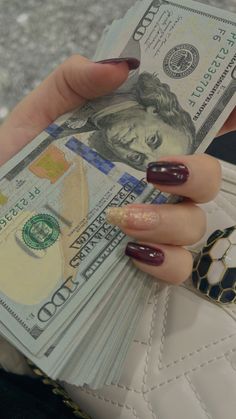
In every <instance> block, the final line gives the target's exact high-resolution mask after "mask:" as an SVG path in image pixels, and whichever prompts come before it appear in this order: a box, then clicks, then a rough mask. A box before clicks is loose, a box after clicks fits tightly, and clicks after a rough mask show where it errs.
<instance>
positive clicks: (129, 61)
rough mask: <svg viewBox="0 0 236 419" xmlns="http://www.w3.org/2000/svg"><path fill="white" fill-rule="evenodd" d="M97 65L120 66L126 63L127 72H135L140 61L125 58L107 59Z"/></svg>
mask: <svg viewBox="0 0 236 419" xmlns="http://www.w3.org/2000/svg"><path fill="white" fill-rule="evenodd" d="M97 63H98V64H120V63H126V64H127V65H128V67H129V70H136V69H137V68H138V67H139V66H140V61H139V60H138V59H137V58H132V57H126V58H123V57H121V58H108V59H107V60H101V61H97Z"/></svg>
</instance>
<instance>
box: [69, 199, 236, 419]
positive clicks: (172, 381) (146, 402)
mask: <svg viewBox="0 0 236 419" xmlns="http://www.w3.org/2000/svg"><path fill="white" fill-rule="evenodd" d="M205 207H206V210H207V213H208V219H209V223H208V224H209V231H208V234H209V232H211V231H213V230H214V229H215V228H225V227H226V226H229V225H233V224H234V223H235V222H236V219H235V218H232V216H234V217H236V214H235V209H234V208H233V210H232V205H231V204H230V202H229V201H228V200H227V213H225V211H224V208H225V196H223V195H222V194H221V196H220V198H218V201H217V204H216V203H210V204H207V205H206V206H205ZM228 209H229V211H228ZM229 212H230V214H229ZM219 220H220V223H219ZM216 221H217V226H216ZM214 224H215V226H214ZM199 245H200V244H199ZM235 320H236V309H235V308H234V307H233V308H229V307H224V308H221V307H219V306H217V305H215V304H213V303H211V302H209V301H207V300H206V299H203V298H202V297H200V296H199V295H197V294H196V292H195V291H194V288H193V287H192V286H191V282H188V283H186V285H185V287H173V286H159V287H158V286H157V287H156V290H155V292H154V293H153V295H152V298H151V300H150V302H149V304H148V305H147V307H146V310H145V312H144V313H143V318H142V320H141V322H140V326H139V329H138V330H137V332H136V336H135V339H134V341H133V344H132V347H131V348H130V350H129V353H128V355H127V358H126V363H125V366H124V369H123V374H122V376H121V379H120V382H119V384H117V385H115V384H114V385H111V386H109V387H104V388H103V389H101V390H99V391H92V390H89V389H87V388H80V389H78V388H75V387H71V386H67V389H68V390H69V392H70V394H71V396H72V397H73V398H74V399H75V400H76V399H77V400H79V402H80V404H81V406H82V407H83V408H84V409H85V410H87V411H88V413H90V414H91V416H93V417H94V419H111V418H112V419H131V418H132V419H133V418H136V419H189V418H190V417H191V419H222V417H224V418H225V419H235V411H236V398H235V389H236V328H235ZM226 389H227V391H225V390H226Z"/></svg>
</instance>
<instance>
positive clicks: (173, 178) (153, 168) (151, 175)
mask: <svg viewBox="0 0 236 419" xmlns="http://www.w3.org/2000/svg"><path fill="white" fill-rule="evenodd" d="M188 177H189V171H188V168H187V167H186V166H185V165H184V164H182V163H174V162H165V161H160V162H154V163H149V165H148V168H147V182H149V183H157V184H158V183H159V184H160V185H181V184H182V183H185V182H186V181H187V180H188Z"/></svg>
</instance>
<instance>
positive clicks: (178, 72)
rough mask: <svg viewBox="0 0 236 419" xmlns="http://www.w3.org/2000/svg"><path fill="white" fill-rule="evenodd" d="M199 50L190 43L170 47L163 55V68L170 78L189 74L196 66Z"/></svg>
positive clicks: (179, 77)
mask: <svg viewBox="0 0 236 419" xmlns="http://www.w3.org/2000/svg"><path fill="white" fill-rule="evenodd" d="M198 63H199V52H198V50H197V48H195V47H194V46H193V45H191V44H181V45H177V46H175V47H174V48H172V49H171V50H170V51H169V52H168V53H167V54H166V56H165V58H164V61H163V69H164V72H165V73H166V74H167V76H169V77H171V78H172V79H182V78H184V77H187V76H189V74H191V73H192V72H193V71H194V70H195V69H196V68H197V66H198Z"/></svg>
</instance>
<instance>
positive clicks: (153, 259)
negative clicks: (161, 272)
mask: <svg viewBox="0 0 236 419" xmlns="http://www.w3.org/2000/svg"><path fill="white" fill-rule="evenodd" d="M125 254H126V256H130V257H131V258H133V259H135V260H138V261H139V262H143V263H146V264H147V265H153V266H159V265H162V263H163V262H164V259H165V255H164V253H163V251H162V250H160V249H156V248H154V247H150V246H146V245H144V244H139V243H134V242H129V243H128V244H127V246H126V249H125Z"/></svg>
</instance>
